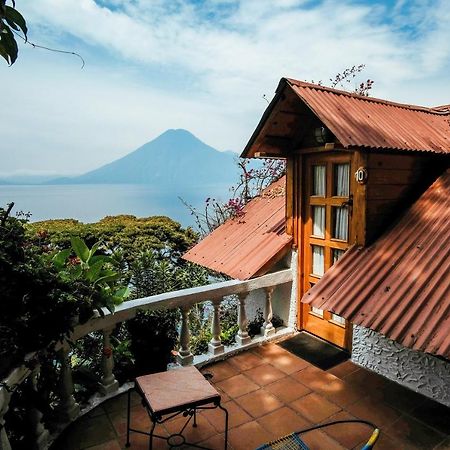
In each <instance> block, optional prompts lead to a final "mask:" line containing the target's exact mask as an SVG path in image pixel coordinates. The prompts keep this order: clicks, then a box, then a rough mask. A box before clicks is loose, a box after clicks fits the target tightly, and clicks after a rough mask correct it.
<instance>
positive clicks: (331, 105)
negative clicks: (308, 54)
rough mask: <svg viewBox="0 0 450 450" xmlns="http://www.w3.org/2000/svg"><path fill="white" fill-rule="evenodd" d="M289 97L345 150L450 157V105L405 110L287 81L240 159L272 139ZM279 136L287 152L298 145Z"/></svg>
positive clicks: (290, 138)
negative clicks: (432, 154) (292, 96)
mask: <svg viewBox="0 0 450 450" xmlns="http://www.w3.org/2000/svg"><path fill="white" fill-rule="evenodd" d="M290 92H294V93H295V95H296V96H297V99H298V100H300V102H301V103H303V104H304V105H306V106H307V107H308V108H309V109H310V111H312V112H313V113H314V115H315V116H316V117H317V118H318V119H320V121H321V122H322V123H323V124H324V125H325V126H326V127H327V128H329V129H330V131H331V132H332V133H333V134H334V135H335V136H336V138H337V139H338V141H339V143H340V144H341V145H342V146H343V147H344V148H347V149H351V148H366V149H381V150H394V151H425V152H432V153H440V154H445V153H450V111H449V109H448V107H446V106H443V107H436V108H427V107H422V106H415V105H405V104H401V103H394V102H389V101H386V100H382V99H377V98H372V97H365V96H362V95H358V94H352V93H349V92H346V91H340V90H336V89H331V88H327V87H324V86H318V85H315V84H311V83H304V82H301V81H297V80H293V79H289V78H283V79H281V81H280V84H279V86H278V89H277V93H276V95H275V97H274V99H273V100H272V102H271V104H270V105H269V107H268V108H267V110H266V112H265V114H264V115H263V117H262V119H261V121H260V124H259V125H258V127H257V129H256V130H255V133H254V134H253V136H252V137H251V139H250V141H249V143H248V144H247V146H246V148H245V150H244V153H243V155H242V156H247V157H248V156H253V155H254V154H255V152H257V151H260V150H259V149H258V148H259V147H261V146H262V145H263V143H264V142H265V141H267V140H268V139H272V140H273V138H274V136H273V134H274V133H273V132H272V131H269V129H270V127H271V126H272V127H273V124H274V123H275V124H276V123H278V122H280V120H281V121H283V120H286V119H285V118H284V117H283V116H282V114H281V113H283V112H285V111H282V109H283V108H280V106H279V105H280V104H281V103H282V102H283V101H285V98H286V96H287V95H289V93H290ZM284 109H285V108H284ZM292 113H293V112H291V114H292ZM304 126H305V121H304V120H302V119H301V118H299V120H297V122H296V124H295V125H293V124H290V126H289V127H288V129H289V130H292V129H293V128H301V127H304ZM279 129H281V130H282V128H280V127H279ZM275 137H278V138H279V139H280V138H284V139H286V141H285V144H286V145H285V149H286V148H287V149H288V148H289V142H288V141H290V144H291V147H292V148H295V146H296V143H295V135H294V134H293V133H292V132H290V133H289V132H288V133H283V132H281V133H280V134H279V135H278V136H275Z"/></svg>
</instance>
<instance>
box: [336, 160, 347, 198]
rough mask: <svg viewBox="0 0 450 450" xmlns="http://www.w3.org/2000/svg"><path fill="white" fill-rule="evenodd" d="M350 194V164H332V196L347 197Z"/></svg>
mask: <svg viewBox="0 0 450 450" xmlns="http://www.w3.org/2000/svg"><path fill="white" fill-rule="evenodd" d="M349 194H350V164H334V182H333V195H336V196H338V197H348V196H349Z"/></svg>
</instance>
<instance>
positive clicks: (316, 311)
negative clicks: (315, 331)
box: [311, 306, 323, 317]
mask: <svg viewBox="0 0 450 450" xmlns="http://www.w3.org/2000/svg"><path fill="white" fill-rule="evenodd" d="M311 312H312V313H313V314H315V315H316V316H320V317H323V309H319V308H316V307H315V306H311Z"/></svg>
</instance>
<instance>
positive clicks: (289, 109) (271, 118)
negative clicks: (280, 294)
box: [242, 78, 450, 350]
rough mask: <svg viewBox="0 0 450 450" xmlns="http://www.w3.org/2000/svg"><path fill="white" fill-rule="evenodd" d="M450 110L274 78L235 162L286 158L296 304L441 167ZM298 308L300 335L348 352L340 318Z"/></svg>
mask: <svg viewBox="0 0 450 450" xmlns="http://www.w3.org/2000/svg"><path fill="white" fill-rule="evenodd" d="M449 112H450V108H449V107H448V106H444V107H437V108H424V107H420V106H411V105H403V104H397V103H393V102H388V101H385V100H380V99H375V98H370V97H364V96H360V95H356V94H351V93H348V92H345V91H338V90H335V89H330V88H326V87H323V86H317V85H313V84H309V83H304V82H300V81H296V80H292V79H287V78H283V79H282V80H281V81H280V84H279V86H278V88H277V90H276V94H275V97H274V98H273V100H272V102H271V103H270V104H269V106H268V108H267V110H266V112H265V113H264V115H263V117H262V119H261V121H260V123H259V124H258V126H257V128H256V130H255V132H254V133H253V135H252V137H251V139H250V141H249V143H248V144H247V146H246V148H245V150H244V152H243V153H242V156H243V157H247V158H253V157H264V158H286V160H287V183H286V191H287V194H286V228H287V232H288V233H289V234H290V235H292V236H293V245H294V246H295V247H297V248H298V258H299V260H298V291H299V298H303V297H304V294H305V293H306V292H307V291H308V290H309V289H310V288H311V287H313V286H314V285H316V283H318V282H319V280H320V279H321V278H322V276H323V275H324V274H325V272H327V271H328V269H329V268H330V267H331V266H332V265H333V264H335V263H336V261H337V260H338V259H339V258H341V256H342V255H343V254H344V252H345V251H346V250H347V249H348V248H349V247H350V246H352V245H355V244H356V245H360V246H369V245H370V244H372V243H373V242H375V241H376V240H377V238H378V237H379V236H380V235H381V234H382V233H383V232H384V231H385V230H386V229H388V228H389V227H390V226H391V225H392V224H393V223H394V222H395V221H396V220H397V219H398V218H399V217H400V216H401V214H402V212H404V211H406V210H407V209H408V207H409V206H411V205H412V203H413V202H414V201H415V200H417V198H418V197H419V196H420V195H421V194H422V193H423V192H424V191H425V190H426V189H427V187H428V186H430V184H431V183H432V182H433V181H434V180H435V179H436V178H437V177H438V176H439V175H440V174H442V173H443V171H445V169H446V167H447V166H448V162H449V160H450V114H449ZM447 244H448V243H447ZM299 305H300V306H299V310H298V324H299V326H300V329H304V330H307V331H309V332H311V333H313V334H315V335H317V336H319V337H322V338H323V339H325V340H327V341H330V342H332V343H334V344H335V345H338V346H340V347H344V348H347V349H348V350H351V343H352V327H351V324H350V322H349V321H348V320H346V319H344V318H343V317H341V316H340V315H338V314H336V313H335V312H332V311H327V310H322V309H319V308H317V307H314V306H310V305H309V304H306V303H300V302H299Z"/></svg>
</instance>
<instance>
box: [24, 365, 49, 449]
mask: <svg viewBox="0 0 450 450" xmlns="http://www.w3.org/2000/svg"><path fill="white" fill-rule="evenodd" d="M40 369H41V367H40V365H39V364H38V365H37V366H36V367H35V368H34V370H33V372H32V373H31V376H30V378H29V379H28V382H29V383H30V387H31V389H32V390H33V391H35V392H37V391H38V386H37V382H38V375H39V372H40ZM29 417H30V422H31V427H32V429H33V434H34V447H35V448H37V449H39V450H41V449H45V448H47V447H48V441H49V437H50V434H49V432H48V430H47V429H46V428H45V427H44V424H43V423H42V417H43V414H42V412H41V411H39V410H38V409H37V408H31V409H30V411H29Z"/></svg>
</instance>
